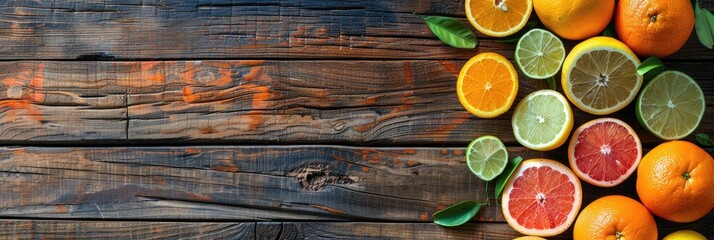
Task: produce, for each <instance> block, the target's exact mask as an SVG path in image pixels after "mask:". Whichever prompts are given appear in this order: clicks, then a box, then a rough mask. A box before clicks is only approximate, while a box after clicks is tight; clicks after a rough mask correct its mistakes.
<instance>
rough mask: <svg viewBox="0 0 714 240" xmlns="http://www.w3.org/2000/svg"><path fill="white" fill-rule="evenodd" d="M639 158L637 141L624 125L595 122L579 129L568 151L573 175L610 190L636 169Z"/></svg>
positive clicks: (608, 120) (606, 120)
mask: <svg viewBox="0 0 714 240" xmlns="http://www.w3.org/2000/svg"><path fill="white" fill-rule="evenodd" d="M641 158H642V144H641V143H640V138H639V137H638V136H637V133H635V131H634V130H632V128H631V127H630V125H627V123H625V122H623V121H620V120H618V119H615V118H599V119H595V120H592V121H590V122H587V123H585V124H583V125H582V126H580V127H579V128H578V129H576V130H575V132H574V133H573V137H572V139H571V140H570V146H569V147H568V160H569V161H570V167H572V168H573V172H575V175H578V177H580V179H582V180H583V181H586V182H588V183H590V184H592V185H595V186H600V187H613V186H617V185H618V184H620V183H622V182H623V181H625V179H627V178H628V177H629V176H630V175H632V173H633V172H634V171H635V169H637V166H638V165H639V164H640V159H641Z"/></svg>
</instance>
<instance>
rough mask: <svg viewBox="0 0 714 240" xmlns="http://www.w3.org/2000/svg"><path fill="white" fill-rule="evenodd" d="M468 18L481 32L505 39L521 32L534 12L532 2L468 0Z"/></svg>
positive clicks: (519, 0)
mask: <svg viewBox="0 0 714 240" xmlns="http://www.w3.org/2000/svg"><path fill="white" fill-rule="evenodd" d="M465 5H466V17H467V18H468V19H469V22H471V24H472V25H473V26H474V27H475V28H476V30H478V31H479V32H481V33H483V34H486V35H489V36H492V37H505V36H508V35H511V34H514V33H516V32H518V30H521V28H523V26H525V25H526V22H527V21H528V18H529V17H530V16H531V12H532V11H533V1H532V0H466V3H465Z"/></svg>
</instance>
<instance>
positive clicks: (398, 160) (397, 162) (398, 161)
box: [394, 158, 402, 164]
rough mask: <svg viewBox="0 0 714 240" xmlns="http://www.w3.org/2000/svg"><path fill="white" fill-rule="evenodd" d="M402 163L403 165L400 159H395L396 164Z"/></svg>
mask: <svg viewBox="0 0 714 240" xmlns="http://www.w3.org/2000/svg"><path fill="white" fill-rule="evenodd" d="M401 163H402V160H401V159H399V158H395V159H394V164H401Z"/></svg>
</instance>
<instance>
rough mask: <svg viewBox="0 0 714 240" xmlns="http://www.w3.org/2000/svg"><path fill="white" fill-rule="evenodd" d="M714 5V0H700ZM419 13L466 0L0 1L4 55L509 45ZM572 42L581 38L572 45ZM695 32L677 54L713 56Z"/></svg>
mask: <svg viewBox="0 0 714 240" xmlns="http://www.w3.org/2000/svg"><path fill="white" fill-rule="evenodd" d="M701 4H702V5H703V6H704V7H708V8H710V9H711V8H712V6H714V3H712V1H701ZM414 13H418V14H427V15H447V16H455V17H458V18H459V19H461V20H462V21H464V22H466V20H465V18H464V10H463V1H461V0H449V1H442V0H424V1H418V2H415V1H411V0H395V1H381V0H366V1H349V0H335V1H302V0H261V1H255V0H197V1H183V0H85V1H76V0H55V1H11V0H3V1H0V19H3V21H0V59H14V60H36V59H78V58H81V59H94V58H119V59H136V58H142V59H168V58H170V59H186V58H191V59H198V58H202V59H206V58H209V59H215V58H242V59H245V58H308V59H316V58H320V59H324V58H332V59H334V58H341V59H344V58H352V59H367V58H372V59H387V58H389V59H468V58H470V57H471V56H474V55H475V54H476V53H477V52H479V51H480V52H485V51H503V50H502V49H508V50H506V51H508V52H509V54H511V53H512V48H508V46H510V45H508V44H501V43H497V42H495V41H494V39H491V38H486V37H484V36H483V35H480V34H479V37H480V38H481V39H480V40H481V41H480V43H479V47H478V49H475V50H463V49H454V48H451V47H449V46H446V45H445V44H443V43H441V42H440V41H439V40H437V39H436V38H435V37H434V36H433V35H432V34H431V32H430V31H429V30H428V28H427V26H426V25H425V24H424V23H423V21H422V20H421V19H420V18H419V17H418V16H416V15H415V14H414ZM568 45H570V46H572V45H573V43H572V42H569V43H568ZM706 51H707V50H706V49H705V48H704V47H703V46H702V45H701V44H699V43H698V41H697V40H696V37H695V36H694V35H692V37H691V38H690V40H689V42H688V44H687V45H685V47H684V48H683V49H682V50H681V51H679V52H678V53H677V54H675V55H674V56H672V57H671V58H672V59H713V56H714V55H712V54H701V53H702V52H706Z"/></svg>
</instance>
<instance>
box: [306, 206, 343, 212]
mask: <svg viewBox="0 0 714 240" xmlns="http://www.w3.org/2000/svg"><path fill="white" fill-rule="evenodd" d="M310 206H311V207H314V208H317V209H322V210H325V211H327V212H329V213H334V214H345V212H344V211H342V210H338V209H334V208H331V207H326V206H320V205H310Z"/></svg>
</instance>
